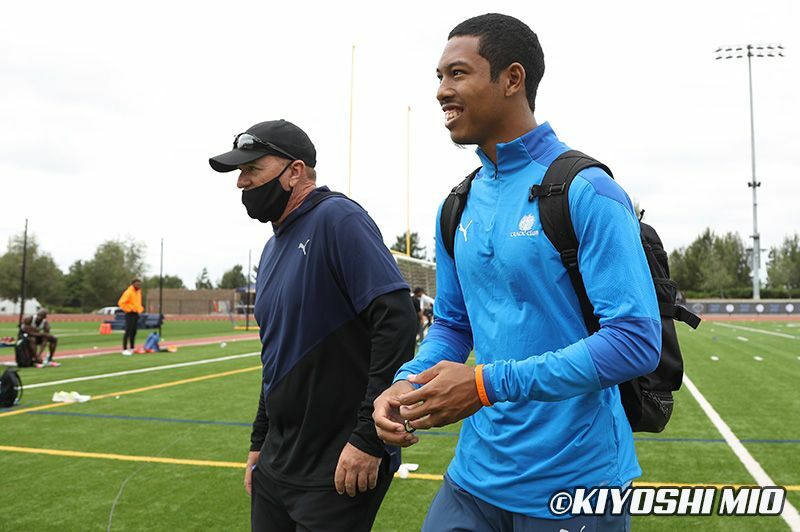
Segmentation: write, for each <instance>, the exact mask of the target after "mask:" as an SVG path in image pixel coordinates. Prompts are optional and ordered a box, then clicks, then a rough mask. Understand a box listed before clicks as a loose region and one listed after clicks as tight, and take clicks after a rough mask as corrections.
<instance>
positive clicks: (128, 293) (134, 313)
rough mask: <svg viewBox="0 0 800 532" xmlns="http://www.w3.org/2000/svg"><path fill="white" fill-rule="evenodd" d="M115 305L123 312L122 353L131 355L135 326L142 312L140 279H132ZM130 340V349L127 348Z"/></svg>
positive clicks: (134, 338)
mask: <svg viewBox="0 0 800 532" xmlns="http://www.w3.org/2000/svg"><path fill="white" fill-rule="evenodd" d="M117 305H119V307H120V308H121V309H122V310H123V311H124V312H125V334H123V335H122V354H123V355H132V354H133V346H134V341H135V340H136V327H137V325H138V323H139V314H140V313H141V312H144V307H143V306H142V280H141V279H134V280H133V281H131V284H130V286H129V287H128V288H127V289H126V290H125V291H124V292H123V293H122V296H121V297H120V298H119V301H118V302H117ZM128 340H130V346H131V347H130V349H128Z"/></svg>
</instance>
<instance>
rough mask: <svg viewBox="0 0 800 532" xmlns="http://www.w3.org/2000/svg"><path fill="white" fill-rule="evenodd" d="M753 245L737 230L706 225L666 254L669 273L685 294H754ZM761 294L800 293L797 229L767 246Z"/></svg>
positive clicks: (799, 253) (772, 295)
mask: <svg viewBox="0 0 800 532" xmlns="http://www.w3.org/2000/svg"><path fill="white" fill-rule="evenodd" d="M751 253H752V249H748V248H747V247H745V244H744V242H743V241H742V238H741V237H740V236H739V235H738V234H736V233H725V234H724V235H717V234H716V233H714V231H712V230H711V229H706V230H705V231H703V232H702V233H701V234H700V236H698V237H697V238H696V239H695V240H694V241H693V242H692V243H691V244H689V245H688V246H686V247H683V248H679V249H676V250H675V251H673V252H672V253H671V254H670V256H669V265H670V270H671V277H672V279H674V280H675V281H676V282H677V283H678V286H679V287H680V289H681V291H682V292H683V294H684V296H686V297H687V298H707V297H712V298H717V297H719V298H750V297H753V270H752V255H751ZM761 297H764V298H781V297H800V237H798V235H797V233H795V234H793V235H790V236H787V237H785V238H784V240H783V242H782V243H781V244H780V245H778V246H775V247H772V248H770V250H769V253H768V255H767V281H766V284H765V286H764V287H763V288H762V289H761Z"/></svg>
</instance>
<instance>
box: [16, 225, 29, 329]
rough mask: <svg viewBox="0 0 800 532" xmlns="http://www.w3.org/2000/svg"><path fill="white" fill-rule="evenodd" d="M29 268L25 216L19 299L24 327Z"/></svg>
mask: <svg viewBox="0 0 800 532" xmlns="http://www.w3.org/2000/svg"><path fill="white" fill-rule="evenodd" d="M27 268H28V219H27V218H25V232H24V233H23V236H22V279H21V282H20V287H19V288H20V301H19V324H18V325H19V326H20V327H22V320H23V319H24V318H25V295H26V294H25V270H27Z"/></svg>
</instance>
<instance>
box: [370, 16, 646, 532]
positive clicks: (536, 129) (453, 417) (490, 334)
mask: <svg viewBox="0 0 800 532" xmlns="http://www.w3.org/2000/svg"><path fill="white" fill-rule="evenodd" d="M543 73H544V58H543V54H542V50H541V47H540V45H539V41H538V38H537V37H536V34H534V33H533V31H531V29H530V28H529V27H528V26H526V25H525V24H524V23H522V22H520V21H519V20H517V19H515V18H512V17H508V16H505V15H497V14H487V15H482V16H479V17H475V18H472V19H469V20H467V21H465V22H463V23H461V24H459V25H458V26H456V27H455V29H453V31H452V32H451V33H450V35H449V38H448V42H447V45H446V47H445V49H444V52H443V54H442V57H441V59H440V61H439V66H438V68H437V74H438V77H439V79H440V85H439V90H438V92H437V99H438V100H439V102H440V104H441V107H442V111H443V112H444V120H445V127H447V129H448V130H449V131H450V138H451V139H452V140H453V141H454V142H455V143H456V144H461V145H464V144H476V145H477V146H478V149H477V154H478V157H479V158H480V162H481V164H482V168H481V169H480V171H479V172H478V174H477V176H476V177H475V179H474V181H473V183H472V188H471V189H470V192H469V196H468V200H467V203H466V208H465V210H464V212H463V214H462V216H461V221H460V224H459V226H458V229H457V232H456V236H455V246H454V256H455V259H453V258H451V257H450V255H449V254H448V253H447V251H446V250H445V248H444V245H443V244H442V234H441V232H440V229H439V224H438V220H437V235H436V257H437V271H436V284H437V298H436V305H435V307H434V309H435V318H436V319H435V321H434V323H433V326H432V327H431V329H430V331H429V333H428V336H427V337H426V338H425V341H424V342H423V343H422V345H421V347H420V349H419V352H418V354H417V357H416V358H415V359H414V360H412V361H410V362H408V363H406V364H404V365H403V366H402V367H401V368H400V370H399V371H398V372H397V374H396V375H395V379H394V380H395V382H394V384H393V385H392V386H391V387H390V388H389V389H387V390H386V392H384V393H383V394H381V396H379V397H378V398H377V399H376V401H375V412H374V415H373V417H374V419H375V422H376V426H377V429H378V435H379V436H380V437H381V438H382V439H383V440H384V441H385V442H387V443H392V444H396V445H402V446H408V445H412V444H414V443H416V442H417V441H418V438H417V436H416V435H414V434H412V432H413V430H415V429H423V428H429V427H434V426H443V425H446V424H449V423H452V422H455V421H458V420H460V419H464V423H463V426H462V429H461V434H460V438H459V441H458V446H457V448H456V452H455V456H454V458H453V461H452V462H451V464H450V466H449V468H448V470H447V474H446V475H445V482H444V484H443V486H442V488H441V489H440V491H439V493H438V494H437V496H436V498H435V499H434V501H433V503H432V505H431V508H430V510H429V512H428V515H427V517H426V520H425V524H424V526H423V530H436V531H443V530H456V529H457V530H511V529H514V530H559V529H560V528H564V529H568V530H584V529H585V530H624V529H626V527H627V526H628V525H629V517H627V516H617V517H615V516H607V515H604V516H578V517H571V516H570V515H565V516H556V515H554V514H553V513H551V512H550V509H549V500H550V498H551V496H552V495H553V494H554V493H556V492H558V491H561V490H565V489H566V490H569V489H572V488H576V487H591V486H625V485H627V484H629V483H630V482H631V480H632V479H633V478H635V477H637V476H639V475H640V474H641V469H640V467H639V464H638V462H637V459H636V453H635V450H634V445H633V435H632V432H631V428H630V425H629V424H628V421H627V418H626V416H625V412H624V409H623V407H622V404H621V403H620V397H619V390H618V387H617V384H619V383H621V382H624V381H627V380H630V379H631V378H633V377H636V376H639V375H644V374H647V373H650V372H651V371H653V370H654V369H655V367H656V366H657V364H658V360H659V352H660V348H661V333H660V321H659V316H658V306H657V302H656V297H655V292H654V288H653V284H652V280H651V277H650V273H649V271H648V266H647V262H646V259H645V256H644V253H643V251H642V247H641V244H640V239H639V225H638V221H637V219H636V216H635V214H634V210H633V206H632V204H631V201H630V199H629V198H628V196H627V195H626V194H625V192H624V191H623V190H622V189H621V188H620V187H619V186H618V185H617V184H616V183H615V182H614V181H613V180H612V179H611V178H610V177H609V176H608V175H607V174H606V173H604V172H603V171H602V170H600V169H598V168H589V169H587V170H584V171H583V172H581V173H579V174H578V176H577V177H576V178H575V180H574V181H573V183H572V185H571V187H570V192H569V209H570V215H571V218H572V223H573V225H574V229H575V233H576V235H577V237H578V241H579V242H580V248H579V257H578V260H579V266H580V271H581V273H582V275H583V279H584V283H585V285H586V290H587V293H588V296H589V299H590V300H591V303H592V304H593V306H594V309H595V313H596V314H597V316H598V317H599V319H600V325H601V329H600V330H599V331H598V332H597V333H595V334H592V335H589V333H588V331H587V328H586V326H585V324H584V321H583V317H582V314H581V310H580V307H579V304H578V299H577V296H576V295H575V291H574V289H573V287H572V284H571V282H570V279H569V277H568V275H567V272H566V270H565V269H564V267H563V266H562V263H561V260H560V258H559V255H558V253H557V252H556V250H555V249H554V247H553V245H552V244H551V243H550V242H549V241H548V240H547V238H546V236H545V235H544V232H543V230H542V226H541V222H540V219H539V209H538V202H536V201H534V202H529V201H528V190H529V189H530V187H531V185H533V184H536V183H540V182H541V180H542V178H543V176H544V173H545V171H546V170H547V167H548V165H549V164H550V163H551V162H552V161H553V160H554V159H555V158H556V157H557V156H558V155H560V154H561V153H563V152H565V151H567V150H568V149H569V148H568V147H567V146H566V145H565V144H564V143H562V142H561V141H559V140H558V138H557V137H556V134H555V133H554V131H553V129H552V128H551V126H550V125H549V124H548V123H547V122H545V123H543V124H538V123H537V122H536V120H535V118H534V108H535V100H536V89H537V86H538V84H539V81H540V79H541V77H542V74H543ZM439 214H440V215H441V208H440V213H439ZM473 349H474V352H475V359H476V363H477V365H476V366H475V367H473V366H469V365H466V364H465V362H466V361H467V357H468V356H469V354H470V351H472V350H473ZM565 518H566V519H565ZM556 519H562V520H561V521H554V520H556ZM582 527H585V528H582Z"/></svg>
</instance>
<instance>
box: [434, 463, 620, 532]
mask: <svg viewBox="0 0 800 532" xmlns="http://www.w3.org/2000/svg"><path fill="white" fill-rule="evenodd" d="M630 529H631V516H630V515H629V514H626V515H621V516H613V515H581V516H577V517H573V518H571V519H564V520H557V519H537V518H535V517H529V516H527V515H522V514H515V513H512V512H509V511H508V510H503V509H501V508H498V507H496V506H493V505H491V504H489V503H488V502H486V501H483V500H481V499H479V498H477V497H475V496H473V495H472V494H470V493H468V492H467V491H466V490H464V489H462V488H461V487H460V486H459V485H458V484H456V483H455V482H453V480H452V479H451V478H450V477H449V476H448V475H445V476H444V482H443V483H442V487H441V488H439V492H438V493H437V494H436V497H434V498H433V502H432V503H431V506H430V508H429V509H428V515H427V516H426V517H425V522H424V523H422V532H460V531H463V530H480V531H484V530H485V531H492V532H499V531H502V532H505V531H509V532H510V531H513V532H561V531H564V530H567V531H572V532H578V531H582V532H630Z"/></svg>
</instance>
